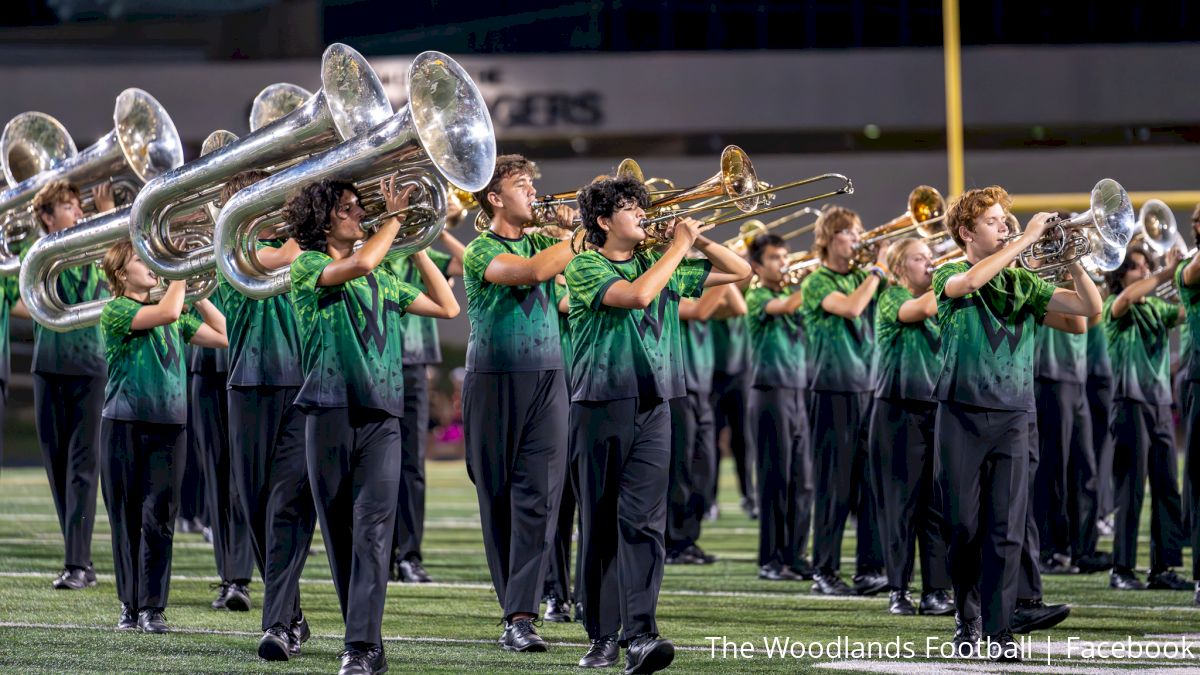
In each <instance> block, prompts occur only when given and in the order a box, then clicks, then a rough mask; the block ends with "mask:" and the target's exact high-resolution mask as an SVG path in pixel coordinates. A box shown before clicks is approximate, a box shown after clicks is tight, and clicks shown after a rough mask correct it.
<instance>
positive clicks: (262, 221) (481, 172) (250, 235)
mask: <svg viewBox="0 0 1200 675" xmlns="http://www.w3.org/2000/svg"><path fill="white" fill-rule="evenodd" d="M407 79H408V91H409V97H410V100H409V103H408V105H406V106H404V107H403V108H401V109H400V111H399V112H397V113H396V114H394V115H392V116H391V117H390V118H388V119H387V120H385V121H384V122H383V123H381V124H379V125H378V126H376V127H375V128H373V129H371V130H370V131H368V132H366V133H363V134H360V135H359V136H357V137H355V138H353V139H351V140H349V141H346V142H344V143H342V144H340V145H338V146H335V147H334V148H332V149H330V150H326V151H325V152H323V153H321V154H318V155H314V156H312V157H309V158H308V159H306V160H304V161H303V162H301V163H299V164H296V165H295V166H292V167H290V168H288V169H286V170H284V171H282V172H280V173H277V174H275V175H273V176H271V177H270V178H266V179H264V180H261V181H259V182H257V183H255V184H254V185H251V186H249V187H247V188H246V189H244V190H242V191H240V192H238V193H237V194H236V195H234V196H233V197H232V198H231V199H230V200H229V203H228V204H226V205H225V206H224V207H223V208H222V209H221V214H220V217H219V218H218V219H217V226H216V232H215V235H214V241H215V245H216V248H217V256H216V260H217V266H218V268H219V269H220V272H221V274H222V275H223V276H224V277H225V278H226V280H228V281H229V283H230V284H231V285H233V287H234V288H236V289H237V290H238V291H239V292H241V293H243V294H245V295H246V296H248V297H251V298H255V299H263V298H267V297H270V296H273V295H279V294H281V293H285V292H287V291H288V289H289V288H290V287H291V277H290V276H289V273H288V269H287V268H280V269H275V270H266V269H263V268H262V267H261V266H260V265H259V264H258V260H257V256H256V255H255V248H256V241H257V238H258V233H259V232H261V231H263V230H264V229H265V228H267V227H270V226H272V225H275V224H277V223H278V222H279V221H280V219H281V215H280V212H281V210H282V208H283V205H284V203H285V202H286V200H287V198H288V196H289V195H290V194H291V193H292V192H293V191H294V190H296V189H298V188H300V187H302V186H304V185H307V184H309V183H312V182H315V181H319V180H322V179H326V178H339V179H345V178H346V177H352V178H353V179H354V180H355V181H356V183H357V184H359V185H360V186H362V187H364V188H367V189H372V187H373V186H374V184H377V183H378V182H379V180H380V179H382V178H383V177H384V176H388V175H391V174H393V173H399V174H400V181H399V182H403V183H414V182H415V183H417V184H418V185H419V186H420V189H419V190H418V193H419V196H418V199H417V201H415V202H414V204H415V205H418V208H419V210H423V211H426V212H427V213H428V214H430V216H431V217H426V218H415V219H414V218H407V219H406V221H405V223H404V226H403V227H402V228H401V231H400V233H399V234H398V235H397V236H396V240H395V242H394V243H393V244H392V249H393V250H400V251H404V252H409V253H412V252H416V251H419V250H422V249H424V248H425V247H427V246H428V245H429V244H430V243H432V242H433V240H434V239H435V238H436V237H437V235H438V234H439V233H441V231H442V228H443V227H445V224H446V198H447V194H448V191H449V186H448V185H447V183H450V184H453V185H456V186H458V187H460V188H462V189H464V190H467V191H468V192H473V191H476V190H480V189H482V188H483V187H484V186H485V185H487V183H488V181H490V180H491V178H492V173H493V171H494V170H495V166H496V137H495V133H494V131H493V128H492V119H491V115H490V114H489V113H488V109H487V104H486V103H485V102H484V100H483V96H482V95H481V94H480V92H479V89H478V88H477V87H476V86H475V83H474V82H472V81H471V78H470V76H469V75H467V73H466V71H464V70H463V69H462V67H461V66H459V65H458V64H457V63H456V62H455V61H454V60H453V59H451V58H450V57H448V56H446V55H445V54H442V53H440V52H423V53H421V54H419V55H417V57H416V58H415V59H413V62H412V64H411V65H410V66H409V70H408V78H407ZM376 196H377V195H376ZM363 201H364V202H368V201H370V200H369V199H368V195H366V194H364V195H363ZM376 201H377V200H376ZM422 203H423V206H422Z"/></svg>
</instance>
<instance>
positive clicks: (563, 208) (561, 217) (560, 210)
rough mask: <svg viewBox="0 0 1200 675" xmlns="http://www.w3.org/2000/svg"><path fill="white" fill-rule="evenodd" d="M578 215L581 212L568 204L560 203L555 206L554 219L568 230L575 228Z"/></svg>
mask: <svg viewBox="0 0 1200 675" xmlns="http://www.w3.org/2000/svg"><path fill="white" fill-rule="evenodd" d="M578 216H579V212H578V211H576V210H575V209H573V208H571V207H569V206H567V205H566V204H559V205H558V206H555V207H554V220H555V221H556V222H557V223H558V224H559V225H560V226H561V227H563V228H566V229H567V230H573V229H575V218H576V217H578Z"/></svg>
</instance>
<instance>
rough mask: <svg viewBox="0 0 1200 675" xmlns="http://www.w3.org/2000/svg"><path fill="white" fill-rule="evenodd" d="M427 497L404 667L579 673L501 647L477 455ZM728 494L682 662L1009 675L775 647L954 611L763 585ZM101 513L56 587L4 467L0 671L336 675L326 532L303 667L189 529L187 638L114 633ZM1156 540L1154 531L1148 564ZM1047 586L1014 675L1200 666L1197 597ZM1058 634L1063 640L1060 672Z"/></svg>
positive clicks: (32, 478) (178, 561)
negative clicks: (268, 658) (1165, 647)
mask: <svg viewBox="0 0 1200 675" xmlns="http://www.w3.org/2000/svg"><path fill="white" fill-rule="evenodd" d="M428 494H429V514H428V522H427V526H426V539H425V559H426V566H427V568H428V570H429V573H430V574H431V575H432V576H433V577H434V579H435V580H436V581H437V582H438V583H435V584H430V585H423V586H412V585H399V584H392V585H391V586H390V588H389V589H388V592H389V596H390V597H389V598H388V605H387V614H386V616H385V618H384V635H385V638H386V640H387V644H386V649H387V654H388V660H389V663H390V665H391V670H392V672H455V673H457V672H487V673H501V672H514V673H517V672H519V673H541V672H562V671H564V670H566V669H571V670H576V669H575V665H574V664H575V662H576V661H577V660H578V659H579V657H580V656H581V655H582V654H583V651H584V645H585V642H586V639H585V636H584V632H583V629H582V627H581V626H580V625H579V624H546V625H545V626H544V627H543V628H542V633H543V635H545V636H546V637H547V638H548V640H549V641H550V642H551V649H550V651H549V652H547V653H545V654H508V653H505V652H504V651H502V650H501V649H500V648H499V647H497V646H496V645H495V640H496V638H497V637H498V636H499V634H500V628H499V625H498V622H499V618H500V617H499V616H498V610H497V606H496V598H495V595H494V594H493V592H492V591H491V589H490V585H489V582H488V578H489V577H488V571H487V565H486V563H485V561H484V557H483V547H482V544H481V541H480V533H479V525H478V512H477V507H476V503H475V496H474V490H473V488H472V486H471V484H470V483H469V482H468V480H467V477H466V472H465V471H464V469H463V465H462V464H461V463H459V462H454V463H431V464H430V465H429V492H428ZM721 494H722V503H721V506H722V512H721V514H722V515H721V518H720V520H718V521H717V522H715V523H709V524H706V527H705V531H704V537H703V540H702V542H701V543H702V544H703V546H704V547H705V549H707V550H708V551H710V552H712V553H715V554H717V555H718V556H720V561H719V562H718V563H716V564H714V565H712V566H707V567H698V566H688V567H668V568H667V571H666V580H665V582H664V584H663V593H662V596H661V599H660V603H659V614H658V616H659V622H660V626H661V629H662V631H663V633H664V634H665V635H666V636H668V637H670V638H672V639H673V640H674V641H675V644H676V645H677V647H678V648H680V649H679V652H678V655H677V657H676V661H675V664H674V665H673V666H672V670H671V672H729V673H733V672H738V673H740V672H810V671H813V672H830V671H831V670H832V671H850V672H858V671H863V670H868V671H874V672H922V673H933V672H951V671H955V672H980V671H983V672H999V671H1000V670H1001V669H1000V668H998V667H993V666H991V665H990V664H987V663H981V662H974V661H946V660H938V659H936V658H934V659H924V658H916V659H895V660H883V661H880V660H869V661H867V660H862V659H858V658H851V657H853V656H855V655H854V654H851V655H849V656H843V657H842V658H833V659H830V658H818V659H813V658H809V657H805V658H800V659H796V658H792V657H786V658H780V657H778V656H777V657H775V658H768V655H767V654H766V652H765V651H764V645H763V640H764V637H765V638H767V639H773V638H776V637H778V638H780V639H791V640H794V641H800V642H802V643H805V644H807V643H810V642H813V641H819V642H822V643H828V642H832V641H835V640H837V639H838V638H839V637H841V638H842V639H843V640H850V641H878V642H883V643H886V642H890V641H894V640H897V639H899V640H900V641H901V642H904V641H908V642H911V643H912V645H913V647H914V651H916V652H917V654H918V656H923V655H924V649H925V645H926V639H927V637H933V638H935V639H937V640H939V641H940V640H942V639H946V640H948V639H949V637H950V635H951V632H952V623H953V622H952V619H950V618H948V617H942V618H925V617H893V616H890V615H888V614H887V612H886V602H887V601H886V597H876V598H865V599H858V598H851V599H833V600H830V599H824V598H819V597H812V596H810V595H809V593H808V587H809V584H808V583H797V582H766V581H759V580H757V579H756V578H755V571H756V566H755V564H754V558H755V551H756V544H757V531H756V529H755V523H753V522H752V521H750V520H748V519H747V518H745V517H744V516H743V515H742V513H741V512H740V510H739V509H738V508H737V506H736V504H737V502H736V493H735V490H734V488H733V482H732V476H731V475H730V474H729V473H728V472H727V473H726V475H724V476H723V484H722V492H721ZM1148 503H1149V495H1147V506H1148ZM97 516H98V519H97V521H98V522H97V524H96V533H95V540H94V542H95V543H94V547H95V548H94V550H95V565H96V571H97V572H98V573H99V575H100V583H99V585H98V586H97V587H96V588H93V589H89V590H85V591H74V592H68V591H55V590H52V589H51V587H50V581H51V579H52V578H53V577H54V575H55V573H56V572H57V571H58V570H59V568H60V566H61V561H62V558H61V549H62V541H61V538H60V535H59V532H58V527H57V523H56V519H55V515H54V507H53V504H52V502H51V500H50V493H49V490H48V487H47V484H46V476H45V474H44V473H43V472H42V471H41V470H40V469H36V468H27V469H5V470H4V471H3V473H2V474H0V672H14V673H33V672H56V673H58V672H61V673H83V672H124V673H144V672H168V671H169V672H180V673H226V672H273V673H285V672H287V673H292V672H336V670H337V665H338V662H337V659H336V655H337V653H338V651H339V650H340V649H341V642H342V641H341V631H342V624H341V617H340V614H339V611H338V605H337V598H336V597H335V595H334V591H333V586H332V584H331V582H330V580H329V568H328V564H327V562H326V559H325V553H324V550H323V549H322V548H321V547H320V535H319V533H318V538H317V541H316V542H315V543H314V547H315V548H316V553H315V555H313V556H311V557H310V558H309V561H308V566H307V568H306V569H305V573H304V585H303V587H302V593H303V604H304V609H305V613H306V614H307V615H308V617H309V621H310V622H311V624H312V628H313V631H314V634H315V635H314V639H313V640H312V641H310V642H309V643H307V644H306V645H305V647H304V654H303V655H302V656H300V657H298V658H294V659H293V660H291V661H290V662H288V663H266V662H262V661H259V660H258V659H257V657H256V656H255V645H256V642H257V639H258V636H259V635H260V632H259V614H258V609H259V605H258V601H259V600H260V597H259V594H260V592H261V584H259V583H258V582H257V581H256V582H255V583H254V584H253V585H252V586H251V592H252V597H253V599H254V602H255V607H254V609H253V610H252V611H251V612H249V613H242V614H235V613H230V612H225V611H214V610H212V609H210V608H209V603H210V602H211V600H212V598H213V597H214V592H213V591H212V590H210V588H209V584H210V583H211V582H213V581H216V578H215V577H214V576H213V575H214V574H215V572H214V569H215V568H214V564H213V557H212V550H211V548H210V547H209V546H208V545H206V544H204V542H203V541H202V539H201V537H200V536H199V535H193V534H187V535H177V536H176V540H175V563H174V571H173V574H174V577H173V581H172V584H171V586H172V588H171V590H172V592H171V598H170V606H169V607H168V608H167V612H166V616H167V620H168V622H169V623H170V624H171V626H172V629H173V630H174V632H173V633H172V634H170V635H166V636H157V635H142V634H130V633H118V632H117V631H115V630H114V629H113V626H114V625H115V623H116V620H117V613H118V611H119V604H118V602H117V599H116V595H115V590H114V585H113V578H112V558H111V554H110V553H109V551H110V548H109V538H108V537H109V530H108V521H107V517H106V516H105V515H104V511H103V505H102V504H101V505H100V507H99V512H98V514H97ZM1148 534H1149V526H1148V525H1146V526H1144V528H1143V539H1142V541H1143V544H1142V546H1141V549H1142V554H1143V566H1144V565H1145V564H1146V562H1147V561H1146V560H1145V557H1146V556H1147V555H1148V545H1147V544H1146V543H1145V542H1146V541H1147V536H1148ZM848 535H849V536H848V537H847V540H846V542H845V549H844V555H845V557H844V561H845V563H844V565H843V568H844V569H846V570H848V571H850V572H851V573H852V570H853V566H854V565H853V560H852V557H853V551H854V539H853V528H852V527H851V528H849V529H848ZM1102 548H1103V549H1106V550H1111V541H1108V540H1106V541H1104V542H1103V544H1102ZM1185 555H1186V552H1185ZM1182 572H1185V570H1181V573H1182ZM1045 583H1046V597H1047V600H1048V601H1051V602H1069V603H1071V604H1072V605H1074V607H1075V608H1074V610H1073V612H1072V615H1071V617H1070V618H1069V619H1068V620H1067V622H1066V623H1064V624H1062V625H1061V626H1059V628H1058V629H1056V630H1053V631H1049V632H1047V633H1040V634H1037V635H1035V636H1034V637H1035V638H1036V640H1035V644H1034V646H1033V650H1034V651H1033V653H1034V654H1035V658H1036V660H1035V661H1033V662H1027V663H1025V664H1022V665H1021V666H1019V667H1013V666H1009V667H1007V668H1005V669H1003V670H1004V671H1008V672H1013V671H1018V670H1019V671H1023V672H1064V673H1065V672H1105V671H1107V670H1108V669H1114V668H1131V669H1135V670H1137V671H1138V672H1155V671H1162V670H1166V669H1171V670H1172V672H1181V667H1185V668H1186V667H1190V669H1194V670H1200V643H1198V641H1200V610H1198V609H1197V608H1194V607H1193V606H1192V605H1191V602H1192V596H1191V593H1183V592H1165V591H1148V592H1142V593H1130V592H1126V593H1119V592H1116V591H1109V590H1108V589H1107V577H1106V576H1105V575H1094V576H1074V577H1048V578H1046V580H1045ZM1181 634H1189V635H1190V641H1189V643H1188V644H1189V645H1190V649H1191V651H1192V653H1194V654H1195V656H1196V658H1192V659H1184V660H1168V659H1150V658H1146V657H1142V658H1139V659H1133V660H1122V661H1117V660H1109V661H1098V660H1092V661H1086V660H1083V659H1082V658H1081V652H1080V650H1079V649H1078V648H1075V649H1074V651H1073V652H1072V656H1071V658H1069V659H1068V658H1067V654H1066V652H1065V650H1066V648H1067V639H1068V637H1072V636H1077V637H1080V638H1083V639H1090V640H1125V639H1126V638H1128V637H1130V636H1132V638H1133V640H1135V641H1137V640H1147V639H1150V638H1148V637H1147V636H1156V635H1163V636H1167V635H1170V636H1179V635H1181ZM709 636H726V637H727V638H729V639H730V640H732V641H735V642H737V643H739V644H740V643H743V642H751V643H752V644H753V645H754V647H755V650H754V652H752V653H753V655H754V658H753V659H741V658H739V659H735V658H733V655H732V652H730V653H729V656H728V658H721V654H720V651H718V652H717V655H716V658H714V657H713V654H712V652H711V650H710V648H709V641H708V640H706V638H707V637H709ZM1047 636H1049V637H1050V638H1052V640H1053V642H1052V644H1051V645H1050V647H1049V651H1050V653H1051V654H1052V656H1051V658H1050V665H1049V666H1048V665H1047V656H1046V654H1047V643H1046V638H1047ZM1160 639H1162V640H1165V639H1166V638H1160ZM1073 644H1075V643H1073ZM1176 644H1178V638H1176ZM849 647H850V648H852V647H854V645H849ZM875 649H876V650H877V649H879V647H876V648H875ZM609 672H613V671H611V670H610V671H609Z"/></svg>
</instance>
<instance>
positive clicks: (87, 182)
mask: <svg viewBox="0 0 1200 675" xmlns="http://www.w3.org/2000/svg"><path fill="white" fill-rule="evenodd" d="M113 127H114V128H113V130H112V131H110V132H109V133H108V134H107V135H105V136H104V137H103V138H101V139H100V140H98V141H96V142H95V143H94V144H92V145H91V146H89V147H87V148H85V149H84V150H83V151H80V152H77V151H76V150H75V143H74V141H72V140H71V138H70V136H69V135H68V134H67V133H66V130H65V129H63V127H62V125H61V124H59V123H58V121H57V120H55V119H54V118H53V117H50V116H49V115H46V114H44V113H39V112H26V113H21V114H20V115H17V116H16V117H15V118H13V119H12V120H10V121H9V123H8V124H7V125H5V128H4V134H3V136H2V137H0V153H2V155H0V161H2V163H3V165H4V174H5V178H6V179H7V180H8V181H9V188H8V189H7V190H5V191H4V192H0V214H2V215H3V217H4V218H5V224H4V232H5V235H4V239H5V246H4V247H3V250H0V274H4V275H9V276H11V275H15V274H16V273H17V271H18V270H19V268H20V260H19V259H18V258H17V256H16V255H15V254H14V253H13V251H12V246H11V243H13V242H15V241H18V240H20V239H23V238H24V237H25V236H28V234H29V233H30V232H33V231H35V230H36V229H37V228H39V227H40V223H39V222H38V221H37V218H36V216H35V215H34V214H33V213H32V212H31V211H30V204H31V203H32V202H33V198H34V197H35V196H36V195H37V193H38V191H39V190H41V189H42V188H43V187H44V186H45V185H47V184H48V183H50V182H52V181H55V180H65V181H68V182H70V183H73V184H75V186H76V187H78V188H79V191H80V193H81V195H82V199H81V200H80V206H81V207H83V209H84V213H85V214H88V213H94V212H95V206H94V199H93V197H92V194H93V191H94V189H95V188H96V187H97V186H99V185H100V184H102V183H111V184H112V186H113V199H114V200H115V201H116V203H117V204H122V203H125V202H128V201H129V200H131V199H132V198H133V196H134V195H136V194H137V193H138V191H139V190H140V189H141V186H142V184H143V183H145V182H146V181H148V180H151V179H152V178H154V177H155V176H158V175H159V174H161V173H163V172H165V171H169V170H171V169H173V168H175V167H177V166H179V165H180V164H182V163H183V144H182V143H181V142H180V140H179V133H178V132H177V131H176V130H175V123H174V122H172V121H171V116H170V115H168V114H167V111H166V110H165V109H164V108H163V107H162V105H161V104H159V102H158V101H156V100H155V99H154V97H153V96H151V95H150V94H147V93H146V92H144V91H142V90H141V89H126V90H125V91H123V92H121V94H120V95H119V96H117V100H116V105H115V106H114V108H113ZM30 172H33V173H30Z"/></svg>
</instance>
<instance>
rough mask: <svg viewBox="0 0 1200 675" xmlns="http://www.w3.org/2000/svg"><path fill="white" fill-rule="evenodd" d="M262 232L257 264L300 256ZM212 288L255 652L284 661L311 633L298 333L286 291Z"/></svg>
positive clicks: (254, 176) (240, 177)
mask: <svg viewBox="0 0 1200 675" xmlns="http://www.w3.org/2000/svg"><path fill="white" fill-rule="evenodd" d="M268 175H269V174H267V173H266V172H265V171H257V170H249V171H242V172H241V173H238V174H236V175H235V176H233V177H232V178H230V179H229V181H228V182H226V183H225V185H224V186H223V187H222V189H221V195H220V202H221V203H222V204H224V203H227V202H228V201H229V200H230V199H232V198H233V196H234V195H235V194H237V193H238V192H239V191H240V190H242V189H243V188H246V187H249V186H250V185H253V184H254V183H257V182H258V181H260V180H262V179H264V178H266V177H267V176H268ZM263 237H264V238H260V239H259V242H258V260H259V262H260V263H262V264H263V266H264V267H267V268H269V269H275V268H282V267H286V266H289V265H291V263H292V261H293V260H295V259H296V257H297V256H299V255H300V252H301V251H300V246H299V244H298V243H297V242H296V240H295V239H286V240H285V239H279V238H277V237H278V233H277V232H266V233H264V234H263ZM217 292H218V293H219V294H220V297H221V303H222V306H223V307H224V309H225V311H226V315H227V317H228V323H229V373H228V376H227V388H228V389H227V392H226V396H227V399H228V410H229V441H230V452H231V456H232V460H231V463H232V471H233V481H234V483H235V484H236V492H237V494H238V499H239V500H240V502H241V506H242V509H243V510H244V511H245V514H246V519H247V523H248V529H249V535H250V544H251V547H252V548H251V552H252V554H253V556H254V561H255V564H256V565H257V567H258V572H259V575H260V576H261V577H262V580H263V596H262V609H263V612H262V622H261V625H262V628H261V630H262V631H263V636H262V638H261V639H260V640H259V643H258V655H259V656H260V657H262V658H264V659H266V660H268V661H286V660H287V659H288V658H289V657H290V656H296V655H298V654H299V653H300V649H301V644H303V643H304V642H305V641H306V640H308V638H309V636H310V635H311V629H310V628H309V626H308V621H307V620H306V619H305V618H304V612H303V611H302V610H301V607H300V574H301V572H302V571H303V570H304V564H305V562H306V559H307V556H308V548H309V546H310V545H311V544H312V538H313V530H314V529H315V528H316V520H317V513H316V510H315V507H314V506H313V496H312V487H311V486H310V484H309V480H308V467H307V466H306V463H305V453H304V419H305V418H304V414H303V413H302V412H301V411H300V409H299V408H298V407H296V405H295V400H296V396H297V394H298V393H299V392H300V386H301V385H302V384H303V383H304V375H303V372H302V371H301V369H300V334H299V331H298V329H297V327H296V313H295V310H294V309H293V308H292V303H291V301H290V300H289V299H288V297H287V296H286V295H277V296H273V297H270V298H264V299H262V300H255V299H252V298H249V297H247V296H245V295H242V294H241V293H240V292H238V290H237V289H236V288H234V287H233V286H232V285H231V284H230V283H229V282H228V281H226V280H225V279H224V278H223V277H222V278H221V279H220V285H219V286H218V288H217Z"/></svg>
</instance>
